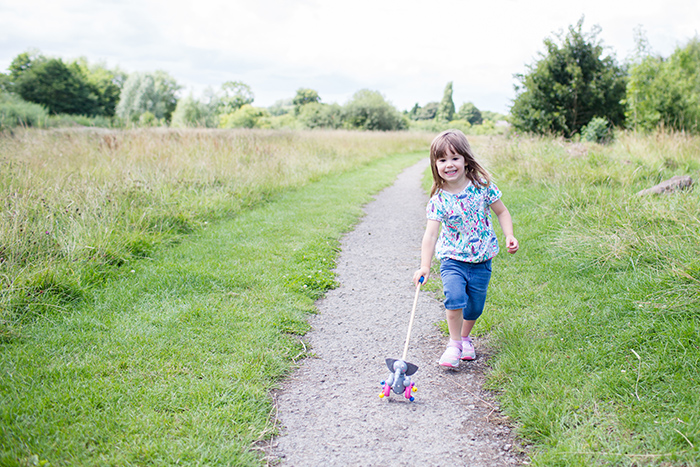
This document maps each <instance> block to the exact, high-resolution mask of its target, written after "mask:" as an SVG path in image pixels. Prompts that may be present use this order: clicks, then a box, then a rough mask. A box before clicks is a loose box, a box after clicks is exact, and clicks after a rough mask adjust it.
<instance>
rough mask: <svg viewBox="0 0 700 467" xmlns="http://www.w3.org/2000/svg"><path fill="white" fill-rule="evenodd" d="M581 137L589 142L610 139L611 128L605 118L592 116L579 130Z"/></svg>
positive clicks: (600, 141)
mask: <svg viewBox="0 0 700 467" xmlns="http://www.w3.org/2000/svg"><path fill="white" fill-rule="evenodd" d="M581 139H582V140H583V141H588V142H591V143H601V144H602V143H605V142H608V141H610V140H611V139H612V129H611V128H610V124H609V123H608V120H607V119H606V118H601V117H594V118H593V119H591V121H590V122H588V125H586V126H585V127H583V129H582V130H581Z"/></svg>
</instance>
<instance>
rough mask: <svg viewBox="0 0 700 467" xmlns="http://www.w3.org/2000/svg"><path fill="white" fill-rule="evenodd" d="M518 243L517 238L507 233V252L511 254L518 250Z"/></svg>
mask: <svg viewBox="0 0 700 467" xmlns="http://www.w3.org/2000/svg"><path fill="white" fill-rule="evenodd" d="M519 246H520V245H519V244H518V240H517V239H516V238H515V237H514V236H512V235H507V236H506V249H507V250H508V253H510V254H511V255H512V254H513V253H515V252H516V251H518V247H519Z"/></svg>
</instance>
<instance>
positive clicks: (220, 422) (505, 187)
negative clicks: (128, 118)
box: [0, 130, 700, 466]
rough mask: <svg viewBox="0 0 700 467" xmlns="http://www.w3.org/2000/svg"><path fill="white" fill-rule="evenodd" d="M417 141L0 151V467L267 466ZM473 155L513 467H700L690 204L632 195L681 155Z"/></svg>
mask: <svg viewBox="0 0 700 467" xmlns="http://www.w3.org/2000/svg"><path fill="white" fill-rule="evenodd" d="M432 136H433V135H432V134H427V133H408V132H404V133H363V132H343V131H324V132H320V131H319V132H284V131H260V130H252V131H251V130H235V131H222V130H186V131H175V130H135V131H80V130H48V131H47V130H17V131H15V132H13V133H5V134H3V135H2V136H0V169H1V170H0V192H1V193H2V200H3V207H2V222H1V223H0V229H1V231H0V280H1V281H2V289H1V295H0V307H1V308H0V310H1V314H0V397H1V398H2V399H1V402H2V403H1V404H0V464H3V465H48V464H51V465H106V464H108V465H144V464H148V463H151V464H157V465H162V464H168V465H169V464H176V463H178V464H185V465H195V464H200V465H201V464H207V465H230V464H235V465H259V464H260V463H262V462H263V460H262V455H261V453H260V452H259V451H258V450H257V449H256V445H257V443H258V442H259V441H261V440H264V439H267V438H269V437H270V436H272V434H273V433H274V427H273V426H272V425H271V412H272V410H273V408H272V403H271V399H270V395H269V393H270V391H271V390H272V389H273V388H274V387H275V385H276V383H277V381H279V379H280V378H282V377H284V375H286V374H288V372H289V370H290V369H291V368H292V367H293V366H294V364H295V362H296V361H298V359H299V358H303V357H304V356H306V355H307V349H306V348H305V347H304V344H303V342H302V340H301V336H303V334H304V333H305V332H306V331H307V330H308V325H307V324H306V319H307V317H308V316H309V313H313V312H314V305H313V302H314V300H315V299H316V298H318V297H320V296H322V295H323V293H324V292H325V291H326V290H328V289H330V288H332V287H334V277H333V273H332V267H333V264H334V260H335V257H336V254H337V248H338V244H339V243H338V239H339V238H340V236H341V235H342V233H343V232H345V231H347V230H348V229H350V228H352V225H353V223H354V222H356V219H357V218H358V217H359V216H360V214H361V210H360V207H361V205H362V204H363V203H366V202H367V201H368V200H369V199H370V195H371V194H372V193H376V192H377V191H378V190H380V189H381V188H382V187H384V186H387V185H388V184H390V183H391V182H392V180H393V177H394V176H395V175H396V174H397V173H398V172H399V171H400V170H401V169H402V168H403V167H405V166H407V165H409V164H412V163H413V162H415V161H417V160H418V159H419V158H421V157H425V156H426V150H427V148H428V145H429V142H430V140H431V139H432ZM470 140H471V141H472V144H473V146H474V148H475V149H476V151H477V153H478V154H479V155H480V156H482V157H483V158H484V159H485V160H486V161H487V167H488V168H489V170H490V171H491V172H492V173H493V174H494V178H495V180H496V181H497V183H498V184H499V187H500V188H501V189H502V191H503V192H504V198H503V199H504V201H505V203H506V205H507V206H508V207H509V209H510V211H511V213H512V214H513V217H514V224H515V228H516V235H517V236H518V238H519V240H520V242H521V250H520V251H519V252H518V254H517V255H516V257H514V259H517V260H516V261H512V260H511V261H508V262H503V263H501V262H499V261H498V258H496V262H495V263H494V277H493V279H492V285H491V289H490V292H489V294H490V295H489V299H488V303H487V310H486V312H485V314H484V315H483V318H482V319H481V320H480V321H479V322H478V324H477V328H476V329H475V332H477V333H480V334H488V335H489V341H490V345H491V346H493V348H494V350H495V351H496V354H495V357H493V359H492V360H491V365H492V368H493V371H492V373H491V375H490V379H489V387H490V388H491V389H492V390H493V391H494V392H496V393H497V395H498V397H499V399H500V401H501V407H502V409H503V410H504V412H505V413H506V414H507V415H508V416H509V417H510V418H511V420H512V422H513V425H514V427H515V429H517V430H518V433H519V435H520V436H521V437H522V439H523V440H524V441H525V442H526V443H527V444H529V445H530V446H531V448H530V455H531V457H532V463H533V464H534V465H542V466H559V465H561V466H578V465H580V466H584V465H586V466H588V465H629V466H633V465H634V466H641V465H659V466H662V465H688V466H690V465H698V464H699V463H700V461H699V459H700V452H699V450H698V446H699V445H700V415H698V414H700V399H699V398H698V397H697V392H698V374H699V373H698V370H699V369H700V329H699V326H700V324H699V323H700V319H699V318H700V317H699V316H698V315H699V310H700V247H699V246H698V242H697V238H698V236H699V235H700V202H699V201H700V199H699V198H700V193H699V192H698V190H697V189H696V190H694V191H689V192H683V193H678V194H673V195H665V196H649V197H639V196H636V192H637V191H639V190H641V189H643V188H647V187H649V186H651V185H653V184H656V183H658V182H660V181H661V180H664V179H666V178H669V177H671V176H672V175H677V174H689V175H691V176H693V178H694V179H695V180H697V179H698V178H699V177H698V176H699V175H700V154H699V153H698V148H700V140H699V139H698V138H697V137H689V136H685V135H679V134H668V133H663V132H661V133H656V134H653V135H647V136H644V135H635V134H624V133H621V134H619V135H618V138H617V139H616V140H615V141H614V142H613V143H611V144H608V145H598V144H592V143H591V144H588V143H587V144H581V143H570V142H566V141H563V140H557V139H545V138H542V139H531V138H524V137H515V136H511V137H508V138H506V137H487V136H474V137H470ZM329 205H333V206H335V207H337V209H329V208H328V206H329ZM305 220H306V221H305ZM309 220H312V221H309Z"/></svg>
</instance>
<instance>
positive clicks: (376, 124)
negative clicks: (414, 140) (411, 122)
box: [344, 89, 407, 131]
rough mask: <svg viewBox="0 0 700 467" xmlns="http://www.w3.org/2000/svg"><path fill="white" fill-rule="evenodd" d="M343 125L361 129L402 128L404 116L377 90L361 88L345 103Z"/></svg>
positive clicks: (404, 126) (404, 124) (382, 129)
mask: <svg viewBox="0 0 700 467" xmlns="http://www.w3.org/2000/svg"><path fill="white" fill-rule="evenodd" d="M344 113H345V125H346V126H348V127H349V128H357V129H361V130H380V131H389V130H403V129H405V128H406V127H407V123H406V121H405V120H404V117H403V116H402V115H401V114H400V113H399V111H398V110H396V108H395V107H394V106H393V105H391V104H390V103H389V102H387V101H386V100H385V99H384V96H382V95H381V94H380V93H379V92H377V91H370V90H369V89H361V90H359V91H357V92H356V93H355V94H354V95H353V96H352V99H350V101H349V102H348V103H347V104H345V108H344Z"/></svg>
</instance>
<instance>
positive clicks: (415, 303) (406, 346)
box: [401, 277, 423, 361]
mask: <svg viewBox="0 0 700 467" xmlns="http://www.w3.org/2000/svg"><path fill="white" fill-rule="evenodd" d="M422 283H423V278H422V277H421V281H420V282H419V283H418V285H417V286H416V296H415V298H414V299H413V309H412V310H411V320H410V321H409V322H408V334H406V345H405V346H404V347H403V357H401V360H403V361H406V355H408V342H409V341H410V340H411V330H412V329H413V317H414V316H415V315H416V305H417V304H418V292H420V285H421V284H422Z"/></svg>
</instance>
